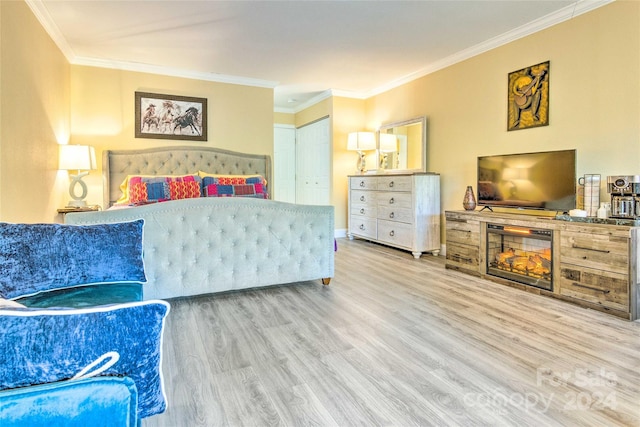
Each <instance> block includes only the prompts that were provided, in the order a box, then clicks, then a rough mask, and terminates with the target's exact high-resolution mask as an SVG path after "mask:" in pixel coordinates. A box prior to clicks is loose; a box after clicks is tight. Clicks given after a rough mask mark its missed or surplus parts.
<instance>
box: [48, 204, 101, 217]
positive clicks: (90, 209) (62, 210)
mask: <svg viewBox="0 0 640 427" xmlns="http://www.w3.org/2000/svg"><path fill="white" fill-rule="evenodd" d="M99 210H101V208H100V206H98V205H93V206H83V207H81V208H77V207H70V206H67V207H65V208H60V209H58V213H59V214H62V215H66V214H68V213H73V212H96V211H99Z"/></svg>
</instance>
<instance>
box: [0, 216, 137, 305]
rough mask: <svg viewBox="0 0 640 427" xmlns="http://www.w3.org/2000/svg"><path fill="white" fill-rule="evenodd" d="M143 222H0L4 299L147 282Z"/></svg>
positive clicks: (0, 280) (0, 284)
mask: <svg viewBox="0 0 640 427" xmlns="http://www.w3.org/2000/svg"><path fill="white" fill-rule="evenodd" d="M143 224H144V220H136V221H131V222H122V223H113V224H96V225H67V224H11V223H0V297H2V298H7V299H9V298H16V297H19V296H24V295H31V294H35V293H37V292H40V291H46V290H50V289H59V288H68V287H74V286H79V285H86V284H93V283H118V282H146V280H147V279H146V276H145V274H144V263H143V258H142V229H143Z"/></svg>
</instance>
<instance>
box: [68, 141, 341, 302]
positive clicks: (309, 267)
mask: <svg viewBox="0 0 640 427" xmlns="http://www.w3.org/2000/svg"><path fill="white" fill-rule="evenodd" d="M103 169H104V179H105V207H109V206H111V205H112V204H113V203H114V202H115V201H116V200H118V198H119V197H120V189H119V186H120V184H121V183H122V181H123V180H124V179H125V178H126V176H127V175H137V174H140V175H184V174H192V173H197V172H198V170H203V171H205V172H210V173H219V174H233V175H250V174H261V175H263V176H264V177H265V178H266V179H267V180H268V181H271V160H270V158H269V156H258V155H253V154H242V153H234V152H231V151H225V150H219V149H215V148H198V147H168V148H153V149H148V150H130V151H124V150H122V151H105V153H104V165H103ZM334 215H335V213H334V208H333V206H313V205H297V204H292V203H284V202H278V201H275V200H264V199H258V198H253V197H199V198H193V199H183V200H172V201H167V202H161V203H152V204H148V205H144V206H138V207H127V208H115V209H106V210H104V211H102V212H77V213H69V214H67V215H65V222H66V223H67V224H75V225H84V224H103V223H113V222H125V221H133V220H136V219H144V221H145V222H144V231H143V253H144V263H145V274H146V277H147V283H146V284H145V285H144V287H143V289H144V290H143V298H144V299H145V300H146V299H165V298H179V297H187V296H193V295H201V294H209V293H216V292H225V291H232V290H240V289H247V288H255V287H263V286H271V285H279V284H285V283H299V282H305V281H315V280H318V279H321V280H322V283H323V284H329V280H330V278H331V277H333V274H334V249H335V246H334V244H335V240H334V234H335V221H334Z"/></svg>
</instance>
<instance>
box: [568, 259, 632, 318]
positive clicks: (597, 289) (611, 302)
mask: <svg viewBox="0 0 640 427" xmlns="http://www.w3.org/2000/svg"><path fill="white" fill-rule="evenodd" d="M558 285H559V293H560V295H564V296H566V297H571V298H576V299H580V300H583V301H588V302H590V303H593V304H599V305H602V306H604V307H607V308H611V309H614V310H620V311H624V312H628V311H629V280H628V275H626V274H619V273H612V272H608V271H602V270H596V269H593V268H588V267H580V266H576V265H572V264H565V263H561V264H560V280H559V281H558Z"/></svg>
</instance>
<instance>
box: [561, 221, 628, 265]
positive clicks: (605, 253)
mask: <svg viewBox="0 0 640 427" xmlns="http://www.w3.org/2000/svg"><path fill="white" fill-rule="evenodd" d="M560 260H561V262H562V263H568V264H575V265H579V266H584V267H590V268H597V269H600V270H606V271H612V272H616V273H620V274H628V272H629V239H628V238H622V237H614V236H610V235H608V234H591V233H589V234H587V233H578V232H571V231H562V232H561V235H560Z"/></svg>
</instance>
